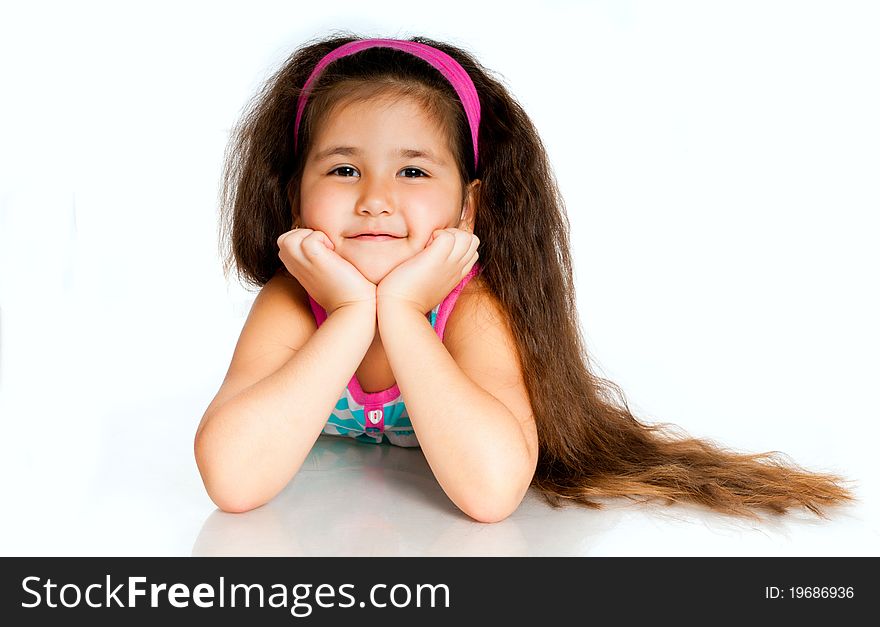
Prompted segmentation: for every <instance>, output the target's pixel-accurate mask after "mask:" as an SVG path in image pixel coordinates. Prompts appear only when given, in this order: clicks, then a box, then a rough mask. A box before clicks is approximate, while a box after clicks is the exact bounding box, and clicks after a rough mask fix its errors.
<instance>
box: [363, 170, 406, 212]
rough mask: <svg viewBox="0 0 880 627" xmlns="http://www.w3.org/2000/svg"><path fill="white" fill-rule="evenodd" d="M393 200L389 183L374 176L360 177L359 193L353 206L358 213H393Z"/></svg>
mask: <svg viewBox="0 0 880 627" xmlns="http://www.w3.org/2000/svg"><path fill="white" fill-rule="evenodd" d="M395 202H396V200H395V198H394V192H393V191H392V189H391V184H389V183H386V182H384V181H382V180H380V179H379V178H378V177H375V176H373V177H368V176H362V177H361V194H360V197H359V198H358V200H357V206H356V208H355V210H356V212H357V214H358V215H381V214H383V213H387V214H391V213H394V207H395Z"/></svg>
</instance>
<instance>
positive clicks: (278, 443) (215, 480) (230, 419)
mask: <svg viewBox="0 0 880 627" xmlns="http://www.w3.org/2000/svg"><path fill="white" fill-rule="evenodd" d="M375 332H376V315H375V305H374V304H368V305H364V306H360V305H356V306H349V307H342V308H340V309H338V310H336V311H334V312H333V313H332V314H331V315H330V316H329V317H328V318H327V319H326V320H325V321H324V323H323V324H322V325H321V326H320V327H319V328H318V329H317V330H316V331H315V333H314V334H313V335H312V337H311V338H309V340H308V341H307V342H306V343H305V344H304V345H303V346H302V347H301V348H300V350H299V351H298V352H296V353H295V354H294V355H293V356H292V357H291V358H290V360H288V361H287V362H286V363H285V364H284V365H283V366H281V367H280V368H279V369H278V370H276V371H275V372H274V373H273V374H271V375H269V376H267V377H265V378H264V379H262V380H260V381H259V382H257V383H255V384H254V385H252V386H250V387H249V388H246V389H245V390H243V391H241V392H240V393H239V394H238V395H236V396H235V397H233V398H232V399H230V400H229V401H227V402H226V403H224V404H223V405H222V406H220V407H219V408H218V409H217V410H216V411H214V412H212V415H210V416H207V417H206V418H205V422H204V427H203V428H202V430H201V431H200V433H199V434H198V436H197V438H196V461H197V463H198V466H199V470H200V472H201V474H202V479H203V481H204V483H205V488H206V489H207V491H208V494H209V496H211V498H212V500H214V502H215V503H217V504H218V505H219V506H220V507H221V508H222V509H225V510H227V511H246V510H248V509H253V508H254V507H258V506H260V505H262V504H264V503H266V502H267V501H269V500H270V499H272V498H273V497H274V496H275V495H276V494H278V492H280V491H281V489H282V488H283V487H284V486H285V485H286V484H287V483H288V482H289V481H290V479H291V478H292V477H293V476H294V475H295V474H296V473H297V471H298V470H299V468H300V467H301V466H302V463H303V461H304V460H305V458H306V456H307V455H308V453H309V451H310V450H311V448H312V446H313V445H314V443H315V440H317V438H318V435H320V433H321V431H322V429H323V427H324V425H325V424H326V422H327V418H328V417H329V416H330V412H331V411H332V409H333V407H334V405H335V404H336V403H337V402H338V400H339V395H340V393H341V392H342V390H343V389H344V388H345V386H346V385H347V384H348V382H349V380H350V379H351V376H352V374H353V373H354V372H355V370H356V369H357V367H358V364H360V362H361V361H362V359H363V356H364V355H365V354H366V352H367V349H368V348H369V347H370V344H371V343H372V341H373V337H374V335H375Z"/></svg>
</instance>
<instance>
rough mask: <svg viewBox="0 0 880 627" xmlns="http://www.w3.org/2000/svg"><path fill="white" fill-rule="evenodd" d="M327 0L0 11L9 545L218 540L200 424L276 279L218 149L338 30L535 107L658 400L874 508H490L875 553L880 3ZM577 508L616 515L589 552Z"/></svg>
mask: <svg viewBox="0 0 880 627" xmlns="http://www.w3.org/2000/svg"><path fill="white" fill-rule="evenodd" d="M314 7H315V8H311V9H309V8H307V7H305V6H304V3H293V2H246V3H245V2H238V3H230V2H225V3H224V2H210V3H207V2H206V3H195V2H190V3H182V2H149V3H141V4H134V3H124V4H120V3H109V2H108V3H95V2H77V3H61V2H57V3H55V2H51V3H47V2H41V3H30V2H28V3H25V2H21V3H7V2H4V3H3V4H2V5H0V90H2V98H0V493H2V495H3V498H2V502H3V505H2V506H0V507H2V509H0V554H4V555H13V554H21V555H62V554H79V555H178V554H184V555H186V554H191V553H197V552H198V551H196V550H195V549H194V548H193V547H194V544H196V545H197V544H198V543H197V542H196V539H197V537H198V536H199V534H200V533H201V532H203V531H204V529H205V528H206V521H208V522H210V520H212V519H211V517H212V516H216V515H217V514H218V513H217V512H214V509H215V508H214V506H213V504H212V503H211V501H210V500H209V499H208V497H207V496H206V494H205V493H204V490H203V488H202V486H201V481H200V479H199V476H198V472H197V469H196V466H195V462H194V460H193V456H192V438H193V435H194V433H195V428H196V425H197V424H198V422H199V419H200V418H201V415H202V412H203V411H204V409H205V407H206V406H207V404H208V403H209V402H210V400H211V398H212V397H213V395H214V394H215V393H216V391H217V388H218V387H219V385H220V382H221V381H222V378H223V376H224V374H225V372H226V368H227V367H228V364H229V360H230V358H231V355H232V350H233V348H234V346H235V342H236V340H237V338H238V333H239V332H240V330H241V326H242V324H243V322H244V318H245V316H246V314H247V311H248V309H249V307H250V303H251V301H252V300H253V297H254V295H255V292H254V291H248V290H246V289H244V288H242V287H241V286H239V285H238V284H236V283H235V280H234V279H230V281H229V282H227V281H226V280H224V278H223V276H222V271H221V264H220V259H219V256H218V251H217V199H218V192H219V185H220V173H221V165H222V159H223V151H224V148H225V146H226V142H227V140H228V137H229V132H230V129H231V127H232V125H233V124H234V123H235V122H236V121H237V120H238V117H239V115H240V113H241V111H242V110H243V108H244V106H245V105H246V103H247V102H248V101H249V99H250V98H251V97H252V96H253V95H254V94H255V93H256V91H257V89H259V87H260V86H261V84H262V82H263V81H264V80H265V79H266V78H267V77H268V76H269V75H270V74H271V73H272V72H273V71H274V70H275V69H276V68H277V67H278V65H279V64H280V63H281V62H282V61H283V60H284V59H286V58H287V56H288V55H289V54H290V53H291V52H292V51H293V50H294V49H295V48H296V47H297V46H298V45H300V44H301V43H303V42H305V41H306V40H308V39H311V38H313V37H316V36H320V35H323V34H326V33H328V32H329V31H330V30H333V29H349V30H353V31H355V32H357V33H358V34H361V35H363V36H374V37H401V38H406V37H409V36H413V35H418V34H422V35H426V36H428V37H432V38H437V39H442V40H447V41H449V42H450V43H453V44H456V45H459V46H461V47H464V48H466V49H467V50H469V51H471V52H473V53H474V54H475V55H476V57H477V58H478V59H479V60H480V61H481V63H482V64H483V65H484V66H486V67H488V68H490V69H491V70H493V71H494V72H496V75H497V76H498V77H499V78H500V79H501V80H502V81H503V82H504V83H505V85H507V86H508V88H509V89H510V91H511V93H512V94H513V95H514V97H516V98H517V99H518V100H519V101H520V102H521V103H522V105H523V106H524V108H525V109H526V111H527V112H528V113H529V115H530V116H531V117H532V119H533V120H534V122H535V124H536V125H537V128H538V130H539V132H540V133H541V135H542V137H543V139H544V141H545V143H546V147H547V150H548V152H549V155H550V158H551V161H552V165H553V167H554V170H555V173H556V176H557V179H558V182H559V185H560V188H561V191H562V194H563V197H564V199H565V202H566V206H567V211H568V215H569V219H570V222H571V241H572V252H573V256H574V262H575V279H576V283H577V296H578V302H579V307H580V316H581V324H582V328H583V330H584V334H585V337H586V340H587V346H588V350H589V351H590V353H591V356H592V358H593V360H594V361H595V362H596V364H597V365H598V366H599V368H600V370H599V372H598V374H600V375H602V376H605V377H607V378H610V379H611V380H613V381H615V382H617V383H618V384H620V385H621V386H622V388H623V389H624V391H625V393H626V395H627V399H628V400H629V402H630V407H631V408H632V409H633V411H634V412H635V413H636V415H638V416H640V417H642V418H643V419H645V420H648V421H658V422H671V423H674V424H677V425H679V426H680V427H682V428H683V429H686V430H687V431H688V432H690V433H691V434H692V435H695V436H700V437H707V438H711V439H713V440H715V441H716V442H718V443H721V444H723V445H725V446H728V447H731V448H735V449H738V450H741V451H748V452H760V451H769V450H779V451H783V452H784V453H786V454H788V455H790V456H791V458H793V459H794V460H795V461H796V462H798V463H799V464H801V465H803V466H805V467H807V468H810V469H813V470H825V471H831V472H836V473H840V474H843V475H845V476H846V477H848V478H851V479H853V480H855V481H857V482H858V487H857V492H858V495H859V496H860V498H861V499H862V501H861V502H860V503H859V504H858V505H857V506H856V507H855V508H852V509H850V510H848V511H847V512H842V513H841V514H839V515H838V516H835V518H833V519H832V521H830V522H799V523H792V524H791V525H789V526H785V527H783V528H776V529H775V530H770V531H768V530H767V528H763V527H754V528H751V530H750V531H747V532H743V531H742V530H739V531H736V532H733V533H731V532H729V531H723V530H719V529H718V528H717V526H716V527H714V528H713V526H712V525H708V524H705V523H706V521H707V520H709V517H701V514H699V513H697V512H689V513H688V517H689V518H688V519H687V520H686V521H685V522H683V523H682V522H681V521H678V522H670V521H669V520H668V519H666V518H665V517H664V516H662V515H660V514H658V513H656V512H652V511H638V512H636V513H635V514H633V515H630V516H629V517H628V518H625V520H626V524H621V520H620V519H615V521H614V524H612V525H604V526H603V523H602V522H601V517H602V516H608V515H610V514H603V513H596V512H591V511H579V512H577V513H576V514H565V515H563V514H559V513H555V512H552V511H549V510H546V508H542V506H540V504H537V503H536V502H532V501H531V500H530V501H529V503H528V504H525V505H524V508H523V510H522V511H519V510H518V512H517V513H516V514H514V517H512V518H513V519H514V520H513V521H512V522H511V521H505V522H504V523H499V525H491V526H481V525H478V524H477V523H473V525H476V526H477V527H480V528H483V529H491V528H493V527H495V528H502V529H503V528H505V527H504V525H505V524H507V525H514V524H520V523H517V522H516V520H517V519H516V516H517V515H521V516H524V515H525V514H523V512H525V511H526V510H525V506H526V505H528V507H529V508H530V509H529V510H528V512H529V513H530V515H531V516H540V520H541V521H542V523H541V526H540V528H539V529H538V530H536V531H535V532H534V533H535V535H534V536H533V537H536V538H537V537H542V536H546V537H552V536H553V535H554V533H556V534H557V536H558V535H559V534H558V529H556V528H554V525H563V524H567V525H569V527H567V529H568V530H567V531H566V534H567V535H565V534H563V536H564V537H566V538H570V539H571V544H570V545H568V546H565V545H562V546H557V547H555V548H554V549H553V550H555V551H557V552H559V553H562V554H566V553H568V554H586V553H588V554H594V555H596V554H608V555H656V554H671V555H689V554H698V555H711V554H742V553H746V554H748V553H753V554H764V555H819V554H822V555H844V554H845V555H878V554H880V550H878V548H880V531H878V529H880V525H878V521H880V514H878V509H880V494H878V492H880V489H878V473H877V467H876V453H875V451H876V447H877V439H878V436H880V429H878V426H877V424H878V419H880V410H878V405H877V400H876V399H877V395H876V390H877V382H878V380H880V377H878V375H880V368H878V350H880V341H878V335H880V334H878V326H877V320H878V319H880V311H878V310H880V306H878V305H880V297H878V289H877V268H878V267H880V263H878V261H880V259H878V257H880V253H878V247H877V240H878V223H880V221H878V218H877V212H878V209H880V185H878V173H880V151H878V146H880V122H878V119H880V116H878V115H877V111H880V82H878V79H877V77H878V59H880V39H878V37H877V33H878V32H880V11H878V8H877V5H876V4H874V3H870V2H830V1H829V2H804V1H800V2H743V1H740V2H725V3H721V2H622V1H619V0H618V1H615V2H542V3H535V2H523V3H517V2H503V3H502V2H495V3H493V2H479V3H477V2H472V1H468V2H452V1H447V2H442V3H404V2H369V3H353V2H352V3H314ZM298 480H299V477H298ZM339 480H340V481H345V478H344V473H343V474H340V479H339ZM315 498H318V496H315ZM406 498H407V497H406V495H399V496H397V497H396V498H395V497H394V496H392V497H390V499H391V500H390V502H397V503H398V504H400V503H401V502H403V503H404V504H405V502H406ZM681 511H684V509H682V510H681ZM212 512H214V513H213V514H212ZM333 513H334V512H333V511H331V512H330V516H331V518H332V515H333ZM336 513H337V514H338V516H339V517H340V518H344V517H346V516H347V515H348V513H347V512H346V503H345V502H344V501H343V502H340V503H339V506H338V510H337V511H336ZM324 514H325V515H326V514H327V512H324ZM229 516H231V515H229ZM247 516H249V515H248V514H245V515H241V516H239V517H238V518H237V520H238V521H239V522H240V521H242V520H245V521H246V520H249V519H248V518H246V517H247ZM597 517H598V518H597ZM221 518H222V516H221ZM233 518H235V517H233ZM518 520H520V521H521V520H522V518H520V519H518ZM530 520H531V519H530ZM713 520H714V519H713ZM563 521H568V522H563ZM212 524H213V523H212ZM236 524H238V523H236ZM457 524H459V525H460V534H464V535H466V534H468V533H470V531H469V530H470V529H472V526H471V525H470V524H469V523H467V522H466V521H463V520H461V519H459V522H458V523H457ZM577 525H587V526H589V525H594V526H595V525H598V527H597V528H598V529H599V531H596V528H593V530H592V531H591V532H590V533H591V534H593V535H592V537H591V538H590V541H591V542H590V545H589V546H585V545H584V544H583V543H580V541H579V540H578V538H580V537H582V536H580V535H579V534H578V531H577V529H578V527H577ZM507 528H509V527H507ZM520 528H522V527H520ZM585 528H586V527H585ZM456 529H458V527H456ZM403 533H406V528H405V526H404V528H403ZM450 533H451V536H450V539H449V546H450V547H456V546H457V547H462V546H467V545H462V544H461V542H460V538H461V537H463V536H462V535H456V534H457V533H459V532H457V531H455V530H453V531H452V532H450ZM530 537H532V536H530ZM505 542H506V540H505V539H504V537H503V536H499V539H498V541H497V544H496V545H494V546H495V549H494V551H495V552H496V553H497V554H505V553H511V552H514V551H520V552H524V553H532V554H538V553H541V552H546V551H549V549H545V548H544V545H541V544H540V542H536V543H532V544H529V545H528V546H527V547H526V548H523V546H522V545H517V547H516V548H514V547H513V546H512V545H507V544H505ZM389 546H391V545H389ZM482 546H484V547H485V545H482ZM214 550H215V551H216V552H220V553H222V552H223V547H222V546H220V547H219V548H216V547H215V549H214ZM308 550H311V551H312V552H318V553H320V552H321V549H320V548H311V549H308ZM352 550H354V549H352ZM411 550H412V552H413V553H415V554H417V553H419V552H420V547H419V546H414V547H412V548H411ZM462 550H465V549H462ZM480 550H481V549H479V548H475V549H474V552H479V551H480ZM482 550H484V551H485V550H486V549H485V548H484V549H482ZM328 552H329V549H328ZM389 552H391V551H390V550H389Z"/></svg>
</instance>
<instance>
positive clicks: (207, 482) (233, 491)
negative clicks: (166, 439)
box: [193, 432, 266, 514]
mask: <svg viewBox="0 0 880 627" xmlns="http://www.w3.org/2000/svg"><path fill="white" fill-rule="evenodd" d="M193 450H194V454H195V460H196V466H197V467H198V469H199V474H200V475H201V477H202V484H203V485H204V486H205V491H206V492H207V494H208V497H209V498H210V499H211V501H212V502H213V503H214V505H216V506H217V508H218V509H220V510H221V511H223V512H227V513H229V514H242V513H244V512H249V511H251V510H252V509H256V508H258V507H260V506H262V505H265V503H266V501H259V500H255V499H254V498H253V495H249V494H247V493H246V492H244V491H243V490H242V489H241V487H240V486H237V485H235V484H236V483H237V482H235V481H234V480H230V479H229V478H228V477H226V476H224V473H223V472H222V464H218V463H217V461H216V460H214V459H212V456H211V455H210V450H209V447H208V446H206V443H205V438H204V437H203V435H202V433H201V432H199V433H197V434H196V437H195V441H194V443H193Z"/></svg>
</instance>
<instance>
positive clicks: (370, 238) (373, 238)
mask: <svg viewBox="0 0 880 627" xmlns="http://www.w3.org/2000/svg"><path fill="white" fill-rule="evenodd" d="M350 239H356V240H360V241H362V242H384V241H390V240H395V239H403V238H402V237H394V236H393V235H358V236H357V237H352V238H350Z"/></svg>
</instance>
